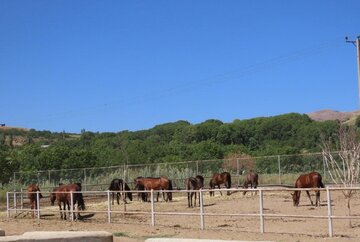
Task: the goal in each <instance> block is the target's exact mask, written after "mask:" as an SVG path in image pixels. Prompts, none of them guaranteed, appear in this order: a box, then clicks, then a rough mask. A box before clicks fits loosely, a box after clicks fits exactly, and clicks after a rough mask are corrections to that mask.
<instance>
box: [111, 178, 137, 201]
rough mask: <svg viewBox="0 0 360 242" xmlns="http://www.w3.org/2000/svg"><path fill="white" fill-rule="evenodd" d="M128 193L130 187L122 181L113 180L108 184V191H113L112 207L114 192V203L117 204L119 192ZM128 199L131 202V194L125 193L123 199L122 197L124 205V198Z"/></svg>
mask: <svg viewBox="0 0 360 242" xmlns="http://www.w3.org/2000/svg"><path fill="white" fill-rule="evenodd" d="M124 190H125V191H130V190H131V189H130V187H129V186H128V184H127V183H126V182H124V181H123V179H113V180H112V181H111V183H110V186H109V191H113V192H112V204H113V205H114V197H115V192H114V191H116V201H117V204H118V205H119V204H120V197H121V195H120V191H124ZM127 197H128V198H129V199H130V201H132V193H131V192H125V197H124V202H125V203H126V198H127Z"/></svg>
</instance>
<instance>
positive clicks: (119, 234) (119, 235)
mask: <svg viewBox="0 0 360 242" xmlns="http://www.w3.org/2000/svg"><path fill="white" fill-rule="evenodd" d="M113 235H114V236H115V237H129V235H127V234H126V233H124V232H115V233H113Z"/></svg>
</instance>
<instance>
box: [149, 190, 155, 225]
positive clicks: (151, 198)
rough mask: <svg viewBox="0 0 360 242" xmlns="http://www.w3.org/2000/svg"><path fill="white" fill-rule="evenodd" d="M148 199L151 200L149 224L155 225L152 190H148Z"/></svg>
mask: <svg viewBox="0 0 360 242" xmlns="http://www.w3.org/2000/svg"><path fill="white" fill-rule="evenodd" d="M150 194H151V196H150V201H151V226H155V213H154V212H155V208H154V190H153V189H151V191H150Z"/></svg>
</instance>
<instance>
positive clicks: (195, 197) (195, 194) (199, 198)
mask: <svg viewBox="0 0 360 242" xmlns="http://www.w3.org/2000/svg"><path fill="white" fill-rule="evenodd" d="M196 193H197V192H194V196H195V199H194V207H196ZM199 199H200V195H199ZM199 204H200V201H199Z"/></svg>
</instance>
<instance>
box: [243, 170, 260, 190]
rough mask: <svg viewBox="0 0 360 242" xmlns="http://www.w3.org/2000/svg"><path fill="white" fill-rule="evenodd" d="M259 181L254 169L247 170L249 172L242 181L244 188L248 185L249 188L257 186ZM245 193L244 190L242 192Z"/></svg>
mask: <svg viewBox="0 0 360 242" xmlns="http://www.w3.org/2000/svg"><path fill="white" fill-rule="evenodd" d="M258 183H259V175H258V174H257V173H256V172H255V171H249V173H248V174H247V175H246V178H245V181H244V185H243V187H244V188H246V189H247V188H248V187H249V185H250V188H253V187H254V188H257V186H258ZM243 194H244V195H245V194H246V191H244V193H243Z"/></svg>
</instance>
